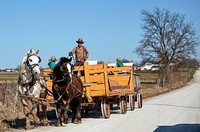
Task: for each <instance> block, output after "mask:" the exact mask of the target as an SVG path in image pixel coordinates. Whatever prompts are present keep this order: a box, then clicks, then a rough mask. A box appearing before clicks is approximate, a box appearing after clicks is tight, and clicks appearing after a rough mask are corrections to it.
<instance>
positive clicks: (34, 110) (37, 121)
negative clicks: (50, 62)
mask: <svg viewBox="0 0 200 132" xmlns="http://www.w3.org/2000/svg"><path fill="white" fill-rule="evenodd" d="M31 113H32V115H33V121H34V126H36V127H37V126H39V124H40V119H39V118H38V105H37V104H36V103H35V102H33V106H32V111H31Z"/></svg>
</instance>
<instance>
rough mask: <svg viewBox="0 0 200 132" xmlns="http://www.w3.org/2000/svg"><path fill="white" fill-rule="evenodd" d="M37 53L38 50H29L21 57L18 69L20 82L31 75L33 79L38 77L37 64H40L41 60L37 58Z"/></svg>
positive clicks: (38, 69)
mask: <svg viewBox="0 0 200 132" xmlns="http://www.w3.org/2000/svg"><path fill="white" fill-rule="evenodd" d="M38 52H39V51H38V50H37V51H35V50H33V49H31V50H30V51H28V52H27V53H26V54H25V56H24V57H23V59H22V61H21V64H20V69H19V79H20V80H27V79H29V78H30V77H29V76H32V75H33V76H35V77H37V76H39V75H40V68H39V63H40V62H41V58H40V57H39V56H38ZM24 75H25V76H24Z"/></svg>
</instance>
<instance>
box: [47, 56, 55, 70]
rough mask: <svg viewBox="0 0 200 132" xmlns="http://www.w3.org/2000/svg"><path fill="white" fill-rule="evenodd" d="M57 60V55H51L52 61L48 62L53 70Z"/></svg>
mask: <svg viewBox="0 0 200 132" xmlns="http://www.w3.org/2000/svg"><path fill="white" fill-rule="evenodd" d="M55 62H56V57H55V56H51V59H50V61H49V63H48V65H49V68H50V69H51V70H53V68H54V67H55Z"/></svg>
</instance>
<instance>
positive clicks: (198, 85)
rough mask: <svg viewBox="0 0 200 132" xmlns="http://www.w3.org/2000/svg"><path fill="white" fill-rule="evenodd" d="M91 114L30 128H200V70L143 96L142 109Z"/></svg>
mask: <svg viewBox="0 0 200 132" xmlns="http://www.w3.org/2000/svg"><path fill="white" fill-rule="evenodd" d="M90 115H91V116H88V117H86V118H83V119H82V124H79V125H75V124H72V123H69V124H67V125H65V126H64V127H55V126H53V125H52V126H49V127H38V128H34V129H32V130H30V132H58V131H59V132H65V131H67V132H105V131H106V132H133V131H135V132H153V131H155V132H169V131H170V132H175V131H192V132H196V131H200V70H198V71H197V72H196V74H195V76H194V79H193V80H192V81H191V82H190V83H189V84H188V85H187V86H185V87H183V88H181V89H178V90H176V91H173V92H170V93H167V94H163V95H160V96H156V97H153V98H150V99H147V100H144V102H143V108H141V109H138V108H136V109H135V110H134V111H128V113H127V114H125V115H122V114H120V111H119V109H116V110H113V111H112V113H111V117H110V118H109V119H103V118H101V115H100V114H98V113H96V114H90ZM52 124H53V123H52ZM15 131H16V130H15ZM17 131H25V130H17ZM27 132H29V131H27Z"/></svg>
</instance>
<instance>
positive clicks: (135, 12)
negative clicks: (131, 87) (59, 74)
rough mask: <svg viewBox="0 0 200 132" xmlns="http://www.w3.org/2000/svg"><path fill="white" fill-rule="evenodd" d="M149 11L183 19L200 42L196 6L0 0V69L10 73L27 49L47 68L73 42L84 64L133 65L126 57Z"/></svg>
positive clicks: (127, 0) (186, 2)
mask: <svg viewBox="0 0 200 132" xmlns="http://www.w3.org/2000/svg"><path fill="white" fill-rule="evenodd" d="M155 7H159V8H161V9H162V8H165V9H170V11H171V12H173V13H179V14H184V15H185V19H186V21H188V22H192V23H193V24H194V28H195V29H196V32H197V35H198V36H200V35H199V34H200V15H199V12H200V1H199V0H0V45H1V50H0V51H1V52H0V61H1V64H0V69H4V68H16V67H17V66H18V65H19V63H20V61H21V59H22V57H23V56H24V54H25V53H26V52H27V51H28V50H29V49H31V48H33V49H35V50H39V51H40V52H39V55H40V57H41V58H42V62H41V66H42V67H47V63H48V60H49V58H50V57H51V56H52V55H54V56H56V57H57V58H60V57H62V56H67V55H68V52H69V51H71V50H72V49H73V48H74V47H75V46H76V45H77V43H76V40H77V39H78V38H79V37H82V38H83V40H84V42H85V43H84V45H85V46H86V47H87V49H88V51H89V60H98V61H104V62H106V63H107V62H115V60H116V58H118V57H120V58H122V59H123V58H125V59H128V60H133V61H135V62H139V61H140V60H141V59H140V58H139V57H138V56H137V55H136V54H135V53H134V52H132V51H134V50H135V49H136V47H138V45H139V41H140V40H141V39H142V37H141V35H142V33H143V31H142V29H141V24H142V21H141V10H142V9H147V10H149V11H152V10H153V9H154V8H155ZM198 49H200V48H198ZM198 51H200V50H198ZM197 57H198V59H199V58H200V55H199V54H198V56H197Z"/></svg>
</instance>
